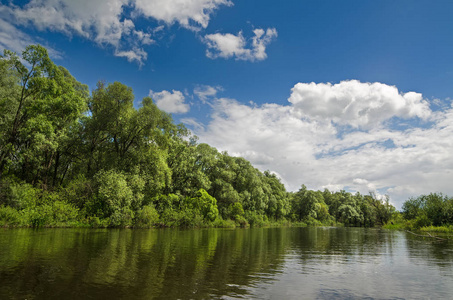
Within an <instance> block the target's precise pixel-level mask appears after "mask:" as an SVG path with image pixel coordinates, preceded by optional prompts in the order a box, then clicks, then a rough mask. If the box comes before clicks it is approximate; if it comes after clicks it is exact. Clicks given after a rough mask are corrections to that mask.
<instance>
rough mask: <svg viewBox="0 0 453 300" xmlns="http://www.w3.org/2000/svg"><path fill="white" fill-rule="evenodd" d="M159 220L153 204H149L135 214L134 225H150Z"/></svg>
mask: <svg viewBox="0 0 453 300" xmlns="http://www.w3.org/2000/svg"><path fill="white" fill-rule="evenodd" d="M158 222H159V214H158V213H157V210H156V209H155V208H154V205H152V204H149V205H146V206H144V207H143V208H141V209H140V210H139V211H138V212H137V213H136V214H135V222H134V225H135V226H137V227H151V226H153V225H155V224H157V223H158Z"/></svg>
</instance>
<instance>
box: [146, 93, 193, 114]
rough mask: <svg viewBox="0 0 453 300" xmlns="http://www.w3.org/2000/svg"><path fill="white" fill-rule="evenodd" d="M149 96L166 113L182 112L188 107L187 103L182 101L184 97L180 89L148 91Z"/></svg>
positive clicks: (186, 110) (187, 109)
mask: <svg viewBox="0 0 453 300" xmlns="http://www.w3.org/2000/svg"><path fill="white" fill-rule="evenodd" d="M149 96H150V97H151V98H152V99H153V100H154V102H155V103H156V105H157V107H159V108H160V109H162V110H163V111H165V112H168V113H174V114H183V113H186V112H188V111H189V109H190V107H189V105H188V104H186V103H185V102H184V101H185V97H184V95H183V94H182V93H181V92H180V91H175V90H173V91H172V92H169V91H166V90H163V91H161V92H153V91H149Z"/></svg>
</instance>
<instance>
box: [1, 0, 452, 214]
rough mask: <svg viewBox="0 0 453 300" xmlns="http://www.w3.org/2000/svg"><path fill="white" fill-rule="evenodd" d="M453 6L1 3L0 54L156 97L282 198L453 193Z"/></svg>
mask: <svg viewBox="0 0 453 300" xmlns="http://www.w3.org/2000/svg"><path fill="white" fill-rule="evenodd" d="M452 13H453V2H452V1H441V0H437V1H418V0H411V1H403V0H398V1H394V0H392V1H377V0H376V1H371V0H370V1H368V0H365V1H359V0H356V1H333V0H332V1H328V0H326V1H284V2H282V1H268V0H260V1H255V0H248V1H238V0H231V1H230V0H149V1H145V0H108V1H107V0H103V1H101V0H98V1H94V0H83V1H72V0H31V1H28V0H27V1H5V0H3V1H0V48H2V49H4V48H7V49H11V50H14V51H16V52H21V51H22V50H23V48H24V47H25V46H26V45H28V44H32V43H40V44H42V45H44V46H46V47H47V48H48V49H49V51H50V53H51V56H52V58H53V59H54V61H55V62H56V63H57V64H59V65H63V66H64V67H66V68H67V69H68V70H69V71H70V72H71V73H72V74H73V75H74V76H75V77H76V78H77V79H78V80H79V81H81V82H83V83H86V84H88V85H89V86H90V88H91V89H93V88H94V87H95V85H96V82H97V81H98V80H105V81H107V82H113V81H120V82H122V83H124V84H126V85H128V86H131V87H132V88H133V90H134V93H135V95H136V105H137V106H138V105H140V100H141V99H142V98H143V97H145V96H148V95H150V96H152V98H153V99H154V101H155V102H156V103H157V105H158V106H159V107H160V108H161V109H164V110H166V111H168V112H170V113H172V115H173V118H174V119H175V121H176V122H183V123H185V124H186V125H187V127H189V128H190V129H191V130H192V131H193V133H194V134H196V135H197V136H199V140H200V142H207V143H209V144H210V145H212V146H215V147H217V148H218V149H220V150H222V151H228V153H230V154H231V155H239V156H243V157H245V158H247V159H249V160H250V161H251V162H252V163H253V164H254V165H255V166H256V167H257V168H259V169H261V170H266V169H269V170H271V171H273V172H275V173H276V174H278V175H279V176H280V177H281V179H282V181H283V182H284V183H285V185H286V187H287V188H288V189H289V190H297V189H298V188H299V187H300V185H301V184H306V185H307V186H308V187H309V188H312V189H324V188H329V189H331V190H339V189H347V190H348V191H352V192H353V191H360V192H361V193H368V192H369V191H373V192H376V193H377V194H378V195H385V194H387V195H389V196H390V200H391V201H392V203H394V204H395V205H396V206H397V207H400V205H401V203H402V202H403V201H404V200H406V199H407V198H408V197H411V196H418V195H420V194H423V193H429V192H443V193H446V194H449V195H453V185H451V181H452V180H453V172H452V171H453V155H452V154H451V152H452V149H453V138H452V136H453V135H452V133H453V110H452V101H451V98H452V97H453V84H452V83H453V59H452V58H453V55H452V53H453V37H452V33H453V19H452V18H451V15H452Z"/></svg>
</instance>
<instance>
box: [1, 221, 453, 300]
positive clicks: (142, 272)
mask: <svg viewBox="0 0 453 300" xmlns="http://www.w3.org/2000/svg"><path fill="white" fill-rule="evenodd" d="M237 298H244V299H251V298H253V299H452V298H453V243H452V242H448V241H435V240H427V239H421V238H419V237H415V236H412V235H409V234H406V233H405V232H396V231H385V230H379V229H359V228H265V229H262V228H259V229H236V230H224V229H209V230H127V229H124V230H93V229H87V230H85V229H42V230H32V229H9V230H8V229H1V230H0V299H237Z"/></svg>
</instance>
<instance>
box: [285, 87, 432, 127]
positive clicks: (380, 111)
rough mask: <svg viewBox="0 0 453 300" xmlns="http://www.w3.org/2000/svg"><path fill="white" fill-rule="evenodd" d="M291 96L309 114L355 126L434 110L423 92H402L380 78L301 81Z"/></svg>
mask: <svg viewBox="0 0 453 300" xmlns="http://www.w3.org/2000/svg"><path fill="white" fill-rule="evenodd" d="M288 100H289V102H291V103H292V105H293V106H294V107H295V108H296V109H297V110H298V111H299V112H300V114H301V115H302V116H304V117H306V118H310V119H318V120H330V121H332V122H334V123H337V124H340V125H350V126H352V127H355V128H358V127H370V126H376V125H377V124H379V123H381V122H383V121H385V120H388V119H391V118H393V117H400V118H404V119H408V118H413V117H419V118H421V119H427V118H428V117H429V116H430V114H431V110H430V108H429V105H428V102H427V101H426V100H424V99H423V97H422V95H421V94H419V93H415V92H408V93H404V94H403V93H399V92H398V89H397V88H396V87H394V86H389V85H386V84H383V83H379V82H375V83H362V82H359V81H357V80H350V81H342V82H340V83H338V84H331V83H318V84H316V83H314V82H312V83H298V84H296V85H295V86H294V87H293V88H292V93H291V96H290V97H289V99H288Z"/></svg>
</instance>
